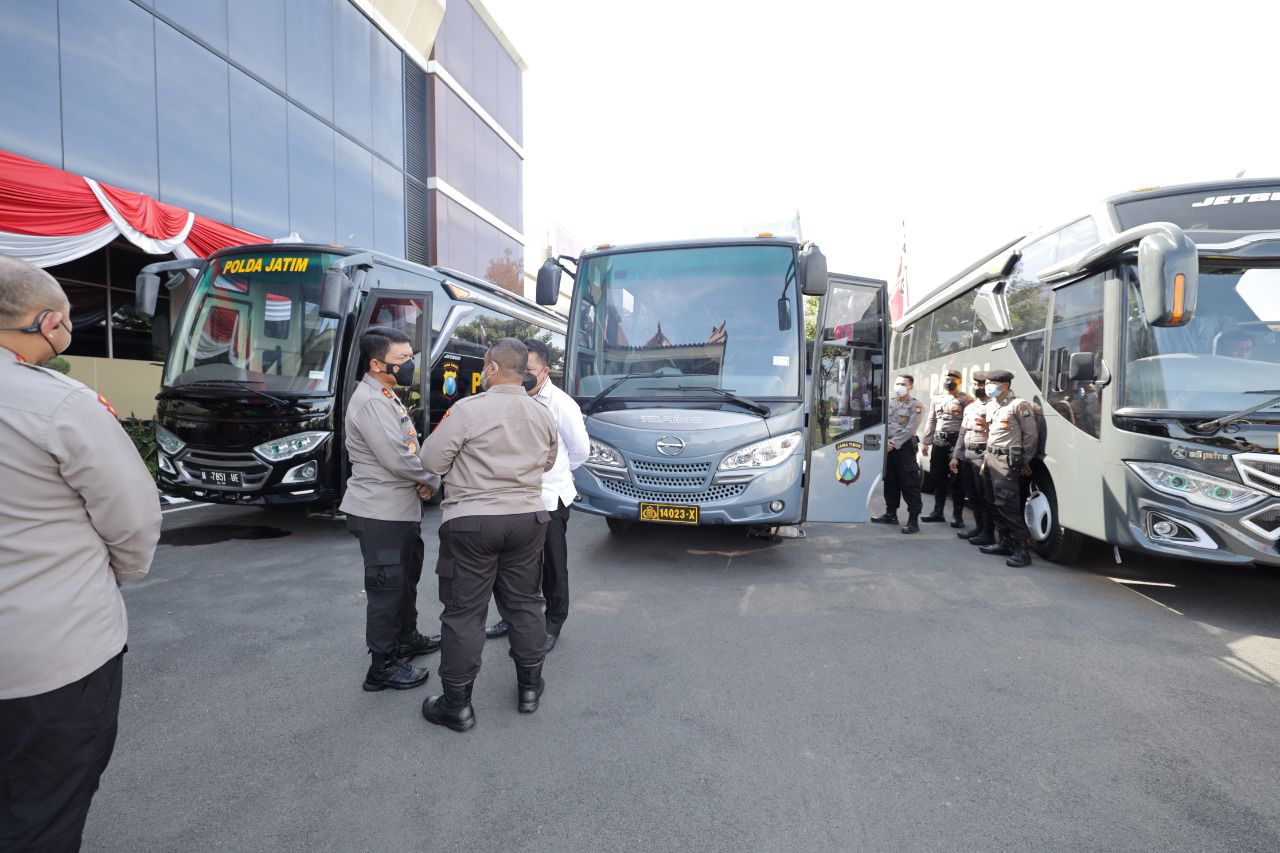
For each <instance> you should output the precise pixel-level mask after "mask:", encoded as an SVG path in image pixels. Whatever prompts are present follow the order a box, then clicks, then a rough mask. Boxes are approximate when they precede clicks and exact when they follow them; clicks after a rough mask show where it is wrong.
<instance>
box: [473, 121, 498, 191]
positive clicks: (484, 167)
mask: <svg viewBox="0 0 1280 853" xmlns="http://www.w3.org/2000/svg"><path fill="white" fill-rule="evenodd" d="M499 145H501V146H502V147H503V148H505V147H506V144H505V143H503V142H500V141H499V140H498V136H497V134H495V133H494V132H493V130H492V129H491V128H490V127H489V126H488V125H486V124H485V123H484V122H481V121H477V122H476V149H475V164H476V166H475V168H476V183H475V187H476V194H475V195H473V196H472V197H471V198H472V200H473V201H475V202H476V203H478V204H479V205H480V206H481V207H483V208H484V209H485V210H487V211H489V212H490V213H493V214H496V213H497V212H498V146H499Z"/></svg>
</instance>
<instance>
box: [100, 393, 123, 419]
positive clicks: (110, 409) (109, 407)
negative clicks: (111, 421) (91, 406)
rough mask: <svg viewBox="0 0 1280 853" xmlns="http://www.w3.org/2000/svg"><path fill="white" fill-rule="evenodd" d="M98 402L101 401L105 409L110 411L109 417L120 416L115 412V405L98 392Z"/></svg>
mask: <svg viewBox="0 0 1280 853" xmlns="http://www.w3.org/2000/svg"><path fill="white" fill-rule="evenodd" d="M98 402H99V403H101V404H102V405H104V406H106V407H107V411H108V412H110V413H111V417H113V418H118V417H120V416H119V415H117V414H116V410H115V407H114V406H112V405H111V401H110V400H108V399H107V398H106V397H104V396H102V395H101V394H99V395H98Z"/></svg>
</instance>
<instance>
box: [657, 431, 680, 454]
mask: <svg viewBox="0 0 1280 853" xmlns="http://www.w3.org/2000/svg"><path fill="white" fill-rule="evenodd" d="M658 452H659V453H661V454H662V455H663V456H679V455H680V454H681V453H684V440H683V439H679V438H676V437H675V436H674V435H664V436H663V437H662V438H660V439H658Z"/></svg>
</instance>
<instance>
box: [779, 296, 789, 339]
mask: <svg viewBox="0 0 1280 853" xmlns="http://www.w3.org/2000/svg"><path fill="white" fill-rule="evenodd" d="M790 329H791V300H790V299H788V298H787V297H785V296H784V297H782V298H781V299H779V300H778V331H779V332H786V331H790Z"/></svg>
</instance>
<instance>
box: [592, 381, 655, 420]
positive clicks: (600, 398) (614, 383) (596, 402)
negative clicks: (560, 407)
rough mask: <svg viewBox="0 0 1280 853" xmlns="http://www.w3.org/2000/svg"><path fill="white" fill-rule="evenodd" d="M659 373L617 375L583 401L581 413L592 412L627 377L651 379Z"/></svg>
mask: <svg viewBox="0 0 1280 853" xmlns="http://www.w3.org/2000/svg"><path fill="white" fill-rule="evenodd" d="M661 375H662V374H660V373H626V374H623V375H622V376H619V377H618V378H617V379H615V380H613V381H612V382H610V383H609V384H608V385H606V386H605V389H604V390H603V391H601V392H600V393H599V394H597V395H595V396H594V397H592V398H591V399H590V400H588V401H587V402H585V403H583V404H582V414H584V415H589V414H591V413H592V412H594V411H595V410H596V407H597V406H599V405H600V403H601V402H602V401H603V400H604V398H605V397H608V396H609V395H610V394H612V393H613V392H614V390H615V389H616V388H617V387H618V386H619V385H621V384H622V383H623V382H626V381H627V380H628V379H653V378H654V377H655V376H661Z"/></svg>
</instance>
